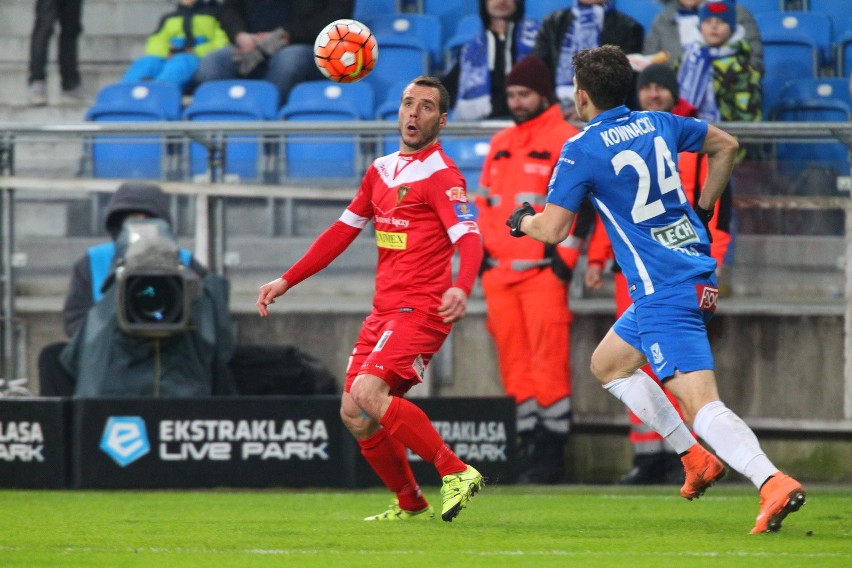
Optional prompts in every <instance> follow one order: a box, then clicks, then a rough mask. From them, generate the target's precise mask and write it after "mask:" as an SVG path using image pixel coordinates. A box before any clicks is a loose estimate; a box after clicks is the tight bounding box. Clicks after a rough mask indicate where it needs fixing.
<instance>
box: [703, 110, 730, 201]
mask: <svg viewBox="0 0 852 568" xmlns="http://www.w3.org/2000/svg"><path fill="white" fill-rule="evenodd" d="M739 147H740V145H739V142H737V140H736V138H734V137H733V136H731V135H730V134H728V133H727V132H725V131H724V130H722V129H720V128H717V127H716V126H713V125H712V124H710V125H708V128H707V136H706V137H705V138H704V145H703V146H701V150H700V152H701V153H704V154H707V180H706V181H705V182H704V187H703V188H702V190H701V197H700V198H699V200H698V206H699V207H701V208H702V209H706V210H708V211H712V210H713V205H715V203H716V200H717V199H719V196H720V195H722V192H723V191H725V187H726V186H727V185H728V180H729V179H730V177H731V172H732V171H733V169H734V160H735V158H736V156H737V151H738V150H739Z"/></svg>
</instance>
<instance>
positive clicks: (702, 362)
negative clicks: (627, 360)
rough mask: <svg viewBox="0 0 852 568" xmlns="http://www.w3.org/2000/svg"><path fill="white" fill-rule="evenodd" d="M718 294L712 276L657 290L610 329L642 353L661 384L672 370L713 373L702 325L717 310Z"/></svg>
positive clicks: (707, 343) (708, 343) (708, 342)
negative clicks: (700, 280)
mask: <svg viewBox="0 0 852 568" xmlns="http://www.w3.org/2000/svg"><path fill="white" fill-rule="evenodd" d="M718 295H719V291H718V289H717V288H716V279H715V277H714V278H710V279H705V280H703V281H702V283H700V284H696V283H694V282H690V283H688V284H681V285H679V286H675V287H673V288H669V289H666V290H660V291H658V292H654V293H653V294H651V295H650V296H645V297H643V298H640V299H639V300H638V301H637V302H636V303H634V304H633V305H632V306H630V307H629V308H628V309H627V310H626V311H625V312H624V313H623V314H622V315H621V317H620V318H618V321H616V322H615V325H614V326H613V329H614V330H615V333H617V334H618V336H619V337H620V338H622V339H623V340H624V341H626V342H627V343H629V344H630V345H631V346H633V347H635V348H636V349H638V350H639V351H641V352H642V353H644V354H645V357H646V358H647V359H648V362H649V363H650V364H651V369H653V371H654V374H655V375H656V376H657V379H658V380H660V381H663V380H665V379H668V378H669V377H671V376H673V375H674V374H675V371H680V372H681V373H689V372H692V371H701V370H705V369H710V370H713V369H714V368H715V366H714V364H713V353H712V352H711V351H710V341H709V340H708V339H707V329H706V327H705V326H706V324H707V322H709V321H710V318H712V317H713V312H714V311H715V310H716V301H717V299H718Z"/></svg>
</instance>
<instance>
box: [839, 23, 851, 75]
mask: <svg viewBox="0 0 852 568" xmlns="http://www.w3.org/2000/svg"><path fill="white" fill-rule="evenodd" d="M837 74H838V75H839V76H841V77H852V31H848V32H846V33H845V34H843V35H842V36H840V37H839V38H837Z"/></svg>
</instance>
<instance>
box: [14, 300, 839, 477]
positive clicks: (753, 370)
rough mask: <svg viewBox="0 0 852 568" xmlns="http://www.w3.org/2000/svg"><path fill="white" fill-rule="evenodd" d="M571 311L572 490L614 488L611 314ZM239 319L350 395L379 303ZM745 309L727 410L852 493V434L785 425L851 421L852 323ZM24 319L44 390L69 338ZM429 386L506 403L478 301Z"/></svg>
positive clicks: (622, 442) (793, 464) (616, 414)
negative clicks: (59, 344) (55, 351)
mask: <svg viewBox="0 0 852 568" xmlns="http://www.w3.org/2000/svg"><path fill="white" fill-rule="evenodd" d="M734 303H735V304H736V303H737V302H734ZM573 305H574V311H575V319H574V326H573V328H572V373H573V394H572V405H573V409H574V413H575V418H576V422H575V425H574V433H573V435H572V438H571V441H570V444H569V447H568V450H567V451H568V454H569V461H568V463H569V466H568V467H569V479H570V480H572V481H577V482H589V483H601V482H611V481H614V480H616V479H617V477H618V476H619V475H620V474H621V473H624V471H626V470H627V469H629V465H630V460H631V459H632V454H631V448H630V445H629V443H628V440H627V436H626V433H627V419H626V415H625V413H624V410H623V408H622V407H621V404H620V403H619V402H618V401H616V400H615V399H614V398H612V397H611V396H609V395H608V394H607V393H606V392H605V391H604V390H603V389H602V388H601V387H600V386H599V385H598V383H597V382H596V381H595V379H594V378H593V377H592V376H591V374H590V372H589V369H588V363H589V359H590V357H591V353H592V351H593V349H594V347H595V345H596V344H597V342H598V341H599V340H600V338H601V337H603V335H604V333H605V332H606V330H607V329H608V328H609V326H610V324H611V323H612V317H611V315H610V313H611V311H610V306H609V304H608V303H607V302H600V301H594V300H579V301H575V302H574V304H573ZM723 305H724V302H723ZM740 307H742V306H740ZM232 308H233V314H234V319H235V322H236V325H237V331H238V340H239V342H240V343H241V344H257V345H281V344H289V345H295V346H297V347H299V348H301V349H303V350H305V351H307V352H309V353H311V354H313V355H315V356H316V357H318V358H319V359H320V360H321V361H323V363H324V364H325V365H326V366H327V367H328V368H329V369H330V370H331V371H332V372H333V373H334V374H335V375H336V376H337V377H339V380H340V381H341V384H342V378H343V375H344V371H345V366H346V360H347V357H348V354H349V351H350V349H351V346H352V344H353V343H354V341H355V338H356V337H357V335H358V332H359V329H360V323H361V320H362V319H363V317H364V315H365V313H366V311H367V310H368V308H369V302H368V301H367V300H355V301H353V300H352V299H343V300H341V299H338V300H337V301H334V300H328V301H325V302H320V303H318V304H315V303H312V301H310V300H308V299H307V297H302V296H299V295H297V294H295V289H294V294H293V297H288V298H287V299H285V300H281V301H280V303H278V304H276V306H275V307H274V308H273V313H272V315H271V316H270V317H269V318H267V319H261V318H259V317H258V316H257V315H256V313H255V312H254V309H253V305H252V304H251V302H250V300H249V299H248V298H247V297H245V298H243V299H238V300H237V301H236V302H235V303H234V304H233V305H232ZM735 308H736V306H732V309H730V310H728V311H727V312H726V311H725V310H724V308H723V309H721V311H720V313H719V315H718V316H717V317H716V318H715V319H714V320H713V322H711V326H710V331H711V341H712V344H713V349H714V353H715V355H716V363H717V373H718V376H719V385H720V390H721V393H722V399H723V400H725V401H726V403H727V404H728V406H729V407H731V408H732V409H733V410H735V411H736V412H737V413H739V414H740V415H741V416H742V417H743V418H744V419H745V420H746V421H747V422H748V423H749V424H750V425H752V426H753V427H754V428H755V430H756V431H757V432H758V434H759V436H760V437H761V440H762V443H763V446H764V449H765V450H766V451H767V454H768V455H769V456H770V458H771V459H773V461H774V462H775V463H776V465H778V466H779V467H781V468H783V469H785V470H788V471H789V472H790V473H792V474H794V475H799V476H800V477H801V478H802V479H804V480H806V481H843V482H852V466H851V465H850V464H852V444H850V443H849V433H848V431H847V432H842V431H841V432H831V431H826V430H825V429H821V428H819V427H817V428H810V429H806V430H803V431H796V430H791V429H789V428H787V427H784V425H783V424H784V420H785V419H797V420H799V421H800V422H802V423H806V424H808V423H824V422H826V423H827V422H836V421H842V420H843V419H844V416H843V412H844V411H843V318H842V315H841V314H827V315H813V314H810V315H808V314H797V313H786V314H771V313H760V312H759V311H757V313H756V311H755V310H752V311H747V312H745V313H742V311H741V310H737V309H735ZM779 311H780V308H779ZM787 311H789V310H787ZM19 315H20V316H21V318H22V321H24V323H25V325H24V327H25V330H26V343H27V345H28V350H27V357H26V364H27V369H28V375H27V376H29V377H32V379H31V383H30V384H31V387H32V388H33V390H37V388H38V386H37V381H36V377H37V356H38V352H39V351H40V349H41V347H42V346H43V345H46V344H47V343H50V342H52V341H61V340H63V339H64V337H63V333H62V326H61V318H60V315H59V313H58V311H57V310H56V309H55V307H54V308H53V309H39V308H38V307H37V306H33V305H25V306H23V309H22V310H21V312H20V313H19ZM428 382H429V387H428V388H429V389H430V390H431V394H432V395H434V396H442V397H463V396H464V397H468V396H474V397H476V396H482V397H485V396H500V395H502V394H503V392H502V388H501V385H500V380H499V374H498V372H497V367H496V359H495V356H494V347H493V344H492V342H491V339H490V337H489V336H488V333H487V331H486V329H485V318H484V306H483V305H482V303H481V302H473V303H472V305H471V313H470V314H469V315H468V317H467V318H466V319H465V320H463V321H462V322H461V323H459V324H457V325H456V327H455V329H454V330H453V333H452V335H451V340H450V341H449V344H448V348H446V349H445V350H444V351H442V353H441V355H440V356H439V357H438V358H436V360H435V361H434V362H433V365H432V369H431V374H430V376H429V378H428ZM424 390H425V389H424ZM413 394H414V395H417V394H418V393H416V392H415V393H413ZM419 394H420V395H421V396H422V395H423V394H424V393H419ZM847 424H848V421H847ZM847 430H848V429H847ZM733 477H734V479H736V476H733Z"/></svg>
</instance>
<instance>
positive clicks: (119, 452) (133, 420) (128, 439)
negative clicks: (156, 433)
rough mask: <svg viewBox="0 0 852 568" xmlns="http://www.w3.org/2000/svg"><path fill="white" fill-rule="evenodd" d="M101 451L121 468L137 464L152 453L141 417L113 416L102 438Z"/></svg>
mask: <svg viewBox="0 0 852 568" xmlns="http://www.w3.org/2000/svg"><path fill="white" fill-rule="evenodd" d="M101 450H102V451H103V452H104V453H105V454H106V455H108V456H109V457H111V458H112V459H113V461H115V463H117V464H118V465H120V466H121V467H125V466H126V465H129V464H131V463H133V462H135V461H136V460H138V459H139V458H141V457H142V456H144V455H145V454H147V453H148V452H149V451H151V444H150V442H148V432H147V431H146V430H145V421H144V420H143V419H142V418H141V417H139V416H111V417H110V418H109V420H107V423H106V426H105V427H104V435H103V436H102V437H101Z"/></svg>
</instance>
